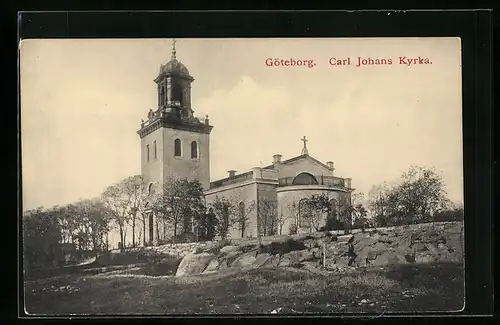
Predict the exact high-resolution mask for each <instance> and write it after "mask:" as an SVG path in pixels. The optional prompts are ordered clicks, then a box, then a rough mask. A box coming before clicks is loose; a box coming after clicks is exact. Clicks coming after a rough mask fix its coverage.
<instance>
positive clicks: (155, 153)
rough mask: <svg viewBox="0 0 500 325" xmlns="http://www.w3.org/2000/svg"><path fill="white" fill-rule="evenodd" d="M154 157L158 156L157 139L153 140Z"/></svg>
mask: <svg viewBox="0 0 500 325" xmlns="http://www.w3.org/2000/svg"><path fill="white" fill-rule="evenodd" d="M153 155H154V156H153V157H154V159H156V158H158V153H157V149H156V140H155V141H153Z"/></svg>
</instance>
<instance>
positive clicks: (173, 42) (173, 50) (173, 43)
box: [172, 38, 177, 60]
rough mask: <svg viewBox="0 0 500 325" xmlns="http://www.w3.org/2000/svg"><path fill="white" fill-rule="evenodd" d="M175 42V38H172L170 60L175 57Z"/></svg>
mask: <svg viewBox="0 0 500 325" xmlns="http://www.w3.org/2000/svg"><path fill="white" fill-rule="evenodd" d="M175 43H176V40H175V38H174V39H173V41H172V60H175V59H176V57H175V54H176V53H177V52H176V51H175Z"/></svg>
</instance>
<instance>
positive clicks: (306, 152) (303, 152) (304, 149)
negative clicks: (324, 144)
mask: <svg viewBox="0 0 500 325" xmlns="http://www.w3.org/2000/svg"><path fill="white" fill-rule="evenodd" d="M300 141H302V142H304V148H302V153H301V154H302V155H309V152H308V151H307V141H308V140H307V139H306V136H305V135H304V137H303V138H302V139H300Z"/></svg>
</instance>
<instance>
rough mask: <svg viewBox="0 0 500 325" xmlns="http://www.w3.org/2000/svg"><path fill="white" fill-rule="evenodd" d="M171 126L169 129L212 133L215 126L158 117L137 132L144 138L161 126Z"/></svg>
mask: <svg viewBox="0 0 500 325" xmlns="http://www.w3.org/2000/svg"><path fill="white" fill-rule="evenodd" d="M162 127H163V128H169V129H175V130H182V131H190V132H196V133H204V134H210V133H211V132H212V129H213V126H212V125H207V124H203V123H199V124H198V123H189V122H178V121H169V120H168V119H166V118H158V119H156V120H153V121H151V122H149V123H147V124H145V125H144V126H143V127H141V129H140V130H139V131H137V134H138V135H139V136H140V137H141V139H142V138H144V137H145V136H146V135H148V134H150V133H152V132H154V131H156V130H158V129H159V128H162Z"/></svg>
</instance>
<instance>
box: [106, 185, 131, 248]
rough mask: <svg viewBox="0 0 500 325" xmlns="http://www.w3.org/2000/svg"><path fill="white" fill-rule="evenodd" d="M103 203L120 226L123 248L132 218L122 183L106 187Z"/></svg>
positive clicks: (114, 221)
mask: <svg viewBox="0 0 500 325" xmlns="http://www.w3.org/2000/svg"><path fill="white" fill-rule="evenodd" d="M102 201H103V204H104V205H105V206H106V207H107V208H108V209H109V211H110V213H111V220H112V222H113V223H114V224H115V225H116V226H117V227H118V231H119V233H120V241H121V243H122V248H125V245H126V244H125V239H126V226H127V225H128V223H129V220H130V214H129V211H128V202H127V200H126V198H124V196H123V191H122V188H121V183H117V184H113V185H111V186H109V187H108V188H106V190H105V191H104V193H103V194H102Z"/></svg>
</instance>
